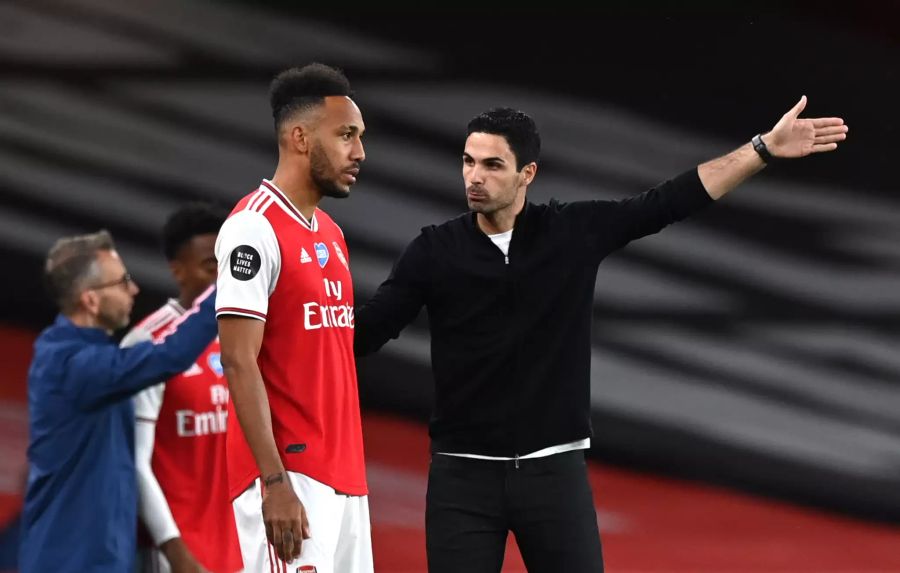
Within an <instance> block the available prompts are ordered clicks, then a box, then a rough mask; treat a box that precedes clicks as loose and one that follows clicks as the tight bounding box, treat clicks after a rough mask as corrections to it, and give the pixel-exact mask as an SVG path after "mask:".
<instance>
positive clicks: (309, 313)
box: [303, 302, 354, 330]
mask: <svg viewBox="0 0 900 573" xmlns="http://www.w3.org/2000/svg"><path fill="white" fill-rule="evenodd" d="M353 319H354V316H353V307H352V306H350V305H349V304H341V305H326V304H319V303H317V302H308V303H306V304H304V305H303V328H305V329H306V330H318V329H320V328H353V325H354V321H353Z"/></svg>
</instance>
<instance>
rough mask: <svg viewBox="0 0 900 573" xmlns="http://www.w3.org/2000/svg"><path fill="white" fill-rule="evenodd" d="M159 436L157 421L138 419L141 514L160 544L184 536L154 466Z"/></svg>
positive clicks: (136, 445) (136, 449)
mask: <svg viewBox="0 0 900 573" xmlns="http://www.w3.org/2000/svg"><path fill="white" fill-rule="evenodd" d="M155 438H156V424H155V423H153V422H148V421H144V420H138V421H137V423H136V424H135V426H134V461H135V466H136V468H137V482H138V494H139V496H140V499H139V503H138V514H139V515H140V516H141V519H142V520H143V521H144V525H146V526H147V530H148V531H149V532H150V537H152V538H153V543H154V544H156V546H157V547H159V546H160V545H162V544H163V543H165V542H166V541H169V540H170V539H174V538H176V537H181V532H180V531H179V530H178V525H176V524H175V518H174V517H173V516H172V510H170V509H169V502H167V501H166V496H165V494H163V491H162V488H161V487H159V482H158V481H156V476H155V475H153V468H152V467H151V465H150V460H151V459H152V458H153V442H154V440H155Z"/></svg>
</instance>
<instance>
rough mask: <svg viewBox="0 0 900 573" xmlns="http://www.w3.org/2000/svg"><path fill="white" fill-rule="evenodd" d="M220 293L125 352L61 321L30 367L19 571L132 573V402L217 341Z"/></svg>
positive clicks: (37, 347)
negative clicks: (161, 336) (164, 334)
mask: <svg viewBox="0 0 900 573" xmlns="http://www.w3.org/2000/svg"><path fill="white" fill-rule="evenodd" d="M216 332H217V329H216V318H215V296H214V293H213V294H212V295H210V296H208V297H207V298H206V299H205V300H203V302H202V304H201V305H200V309H199V311H198V312H196V313H194V314H193V315H191V316H190V317H189V318H188V319H187V320H186V321H185V322H184V324H183V325H181V326H180V327H179V328H178V330H177V331H176V332H175V333H174V334H172V335H171V336H169V337H168V338H166V339H165V341H164V342H163V343H162V344H153V343H152V342H144V343H141V344H137V345H135V346H132V347H130V348H119V347H118V345H117V344H116V342H115V340H113V339H112V337H110V336H108V335H107V334H106V332H104V331H103V330H100V329H97V328H81V327H78V326H75V325H74V324H72V322H71V321H70V320H69V319H67V318H66V317H64V316H61V315H60V316H58V317H57V318H56V322H54V323H53V325H52V326H50V327H48V328H47V329H45V330H44V331H43V332H42V333H41V335H40V336H39V337H38V339H37V340H36V341H35V344H34V360H33V361H32V363H31V368H30V369H29V371H28V410H29V414H30V422H29V424H30V442H29V445H28V461H29V464H30V471H29V474H28V489H27V491H26V494H25V506H24V508H23V510H22V535H21V547H20V549H19V571H20V572H21V573H48V572H52V573H66V572H69V571H71V572H72V573H95V572H96V573H100V572H103V573H107V572H108V573H130V572H131V571H132V569H133V562H134V555H135V545H136V536H137V519H138V517H137V503H138V502H137V500H138V496H137V482H136V477H135V468H134V409H133V406H132V403H131V400H130V398H131V396H132V395H133V394H135V393H137V392H139V391H141V390H143V389H144V388H145V387H147V386H151V385H153V384H155V383H157V382H159V381H160V380H164V379H166V378H169V377H171V376H173V375H174V374H177V373H178V372H182V371H184V370H186V369H187V368H189V367H190V366H191V364H192V363H193V361H194V360H195V359H196V358H197V356H199V355H200V353H201V352H202V351H203V350H204V349H205V348H206V346H207V345H208V344H209V343H210V342H211V341H212V340H213V339H214V338H215V336H216Z"/></svg>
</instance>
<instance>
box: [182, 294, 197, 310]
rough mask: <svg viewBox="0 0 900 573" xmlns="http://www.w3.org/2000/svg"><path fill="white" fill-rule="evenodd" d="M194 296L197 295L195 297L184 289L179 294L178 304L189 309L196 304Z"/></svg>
mask: <svg viewBox="0 0 900 573" xmlns="http://www.w3.org/2000/svg"><path fill="white" fill-rule="evenodd" d="M194 298H196V297H193V296H191V295H189V294H187V293H186V292H183V291H182V292H181V294H179V295H178V304H180V305H181V308H183V309H185V310H187V309H189V308H191V307H192V306H194Z"/></svg>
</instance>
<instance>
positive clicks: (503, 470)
mask: <svg viewBox="0 0 900 573" xmlns="http://www.w3.org/2000/svg"><path fill="white" fill-rule="evenodd" d="M517 463H518V467H516V465H517ZM510 531H512V532H513V534H514V535H515V536H516V542H517V543H518V545H519V550H520V551H521V553H522V559H523V560H524V561H525V566H526V567H527V568H528V571H529V573H544V572H547V573H551V572H553V573H559V572H565V573H597V572H601V571H603V555H602V552H601V549H600V532H599V530H598V528H597V514H596V512H595V511H594V502H593V498H592V497H591V487H590V484H588V480H587V467H586V465H585V462H584V452H583V451H582V450H576V451H572V452H565V453H562V454H556V455H552V456H548V457H545V458H536V459H531V460H518V462H514V461H509V462H506V461H497V460H478V459H472V458H461V457H456V456H446V455H441V454H434V455H433V456H432V457H431V469H430V471H429V475H428V495H427V498H426V509H425V539H426V549H427V552H428V571H429V572H430V573H443V572H447V573H450V572H452V573H459V572H460V571H465V572H466V573H497V572H499V571H500V568H501V566H502V565H503V554H504V551H505V549H506V537H507V535H508V534H509V532H510Z"/></svg>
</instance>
